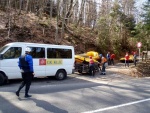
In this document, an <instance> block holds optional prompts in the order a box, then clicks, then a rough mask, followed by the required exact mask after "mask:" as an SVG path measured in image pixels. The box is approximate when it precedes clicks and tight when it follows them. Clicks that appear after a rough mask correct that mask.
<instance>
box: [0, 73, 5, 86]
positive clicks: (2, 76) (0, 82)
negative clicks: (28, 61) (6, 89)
mask: <svg viewBox="0 0 150 113" xmlns="http://www.w3.org/2000/svg"><path fill="white" fill-rule="evenodd" d="M4 83H5V77H4V75H3V74H1V73H0V86H1V85H3V84H4Z"/></svg>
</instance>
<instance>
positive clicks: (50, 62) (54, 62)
mask: <svg viewBox="0 0 150 113" xmlns="http://www.w3.org/2000/svg"><path fill="white" fill-rule="evenodd" d="M62 63H63V60H62V59H47V60H46V65H62Z"/></svg>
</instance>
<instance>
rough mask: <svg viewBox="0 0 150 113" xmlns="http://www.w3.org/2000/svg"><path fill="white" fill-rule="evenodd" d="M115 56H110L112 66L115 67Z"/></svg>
mask: <svg viewBox="0 0 150 113" xmlns="http://www.w3.org/2000/svg"><path fill="white" fill-rule="evenodd" d="M114 59H115V54H111V55H110V60H111V65H114Z"/></svg>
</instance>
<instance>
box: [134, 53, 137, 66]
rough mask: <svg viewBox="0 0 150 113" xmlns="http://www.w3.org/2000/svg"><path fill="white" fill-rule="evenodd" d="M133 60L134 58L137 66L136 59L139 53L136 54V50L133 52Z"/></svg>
mask: <svg viewBox="0 0 150 113" xmlns="http://www.w3.org/2000/svg"><path fill="white" fill-rule="evenodd" d="M133 60H134V65H135V66H136V61H137V54H136V52H134V53H133Z"/></svg>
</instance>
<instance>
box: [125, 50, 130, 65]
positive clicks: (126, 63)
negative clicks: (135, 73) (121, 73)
mask: <svg viewBox="0 0 150 113" xmlns="http://www.w3.org/2000/svg"><path fill="white" fill-rule="evenodd" d="M126 65H127V66H128V67H129V54H128V52H126V55H125V67H126Z"/></svg>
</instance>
